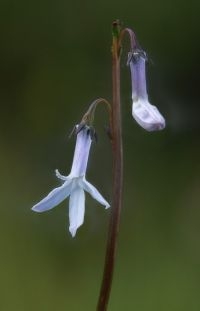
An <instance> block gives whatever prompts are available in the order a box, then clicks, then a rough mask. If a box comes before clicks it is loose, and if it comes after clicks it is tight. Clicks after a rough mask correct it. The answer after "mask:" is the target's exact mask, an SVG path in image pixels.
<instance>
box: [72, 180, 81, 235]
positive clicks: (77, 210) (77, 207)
mask: <svg viewBox="0 0 200 311" xmlns="http://www.w3.org/2000/svg"><path fill="white" fill-rule="evenodd" d="M84 214H85V193H84V191H83V189H81V188H80V187H79V186H77V188H75V189H74V190H73V191H72V193H71V195H70V199H69V223H70V226H69V231H70V233H71V235H72V237H74V236H75V235H76V231H77V229H78V228H79V227H80V226H81V225H82V224H83V221H84Z"/></svg>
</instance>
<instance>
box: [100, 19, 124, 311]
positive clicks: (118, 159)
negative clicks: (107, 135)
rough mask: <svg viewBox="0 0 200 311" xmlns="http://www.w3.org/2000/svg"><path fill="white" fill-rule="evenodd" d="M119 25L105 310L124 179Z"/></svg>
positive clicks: (116, 31) (114, 52)
mask: <svg viewBox="0 0 200 311" xmlns="http://www.w3.org/2000/svg"><path fill="white" fill-rule="evenodd" d="M119 35H120V24H119V22H118V21H115V22H114V23H113V42H112V86H113V102H112V112H111V116H112V117H111V134H112V151H113V200H112V205H111V214H110V221H109V232H108V239H107V247H106V255H105V264H104V272H103V279H102V285H101V290H100V295H99V300H98V305H97V311H106V310H107V305H108V301H109V296H110V291H111V285H112V279H113V272H114V264H115V256H116V249H117V236H118V231H119V222H120V213H121V205H122V178H123V148H122V130H121V105H120V51H121V45H120V44H119Z"/></svg>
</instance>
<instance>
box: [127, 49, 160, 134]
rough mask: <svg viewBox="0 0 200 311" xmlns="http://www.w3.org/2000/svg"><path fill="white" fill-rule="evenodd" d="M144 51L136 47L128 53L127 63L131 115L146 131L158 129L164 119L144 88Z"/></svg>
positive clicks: (145, 58)
mask: <svg viewBox="0 0 200 311" xmlns="http://www.w3.org/2000/svg"><path fill="white" fill-rule="evenodd" d="M146 60H147V57H146V54H145V52H144V51H142V50H140V49H136V50H135V51H134V52H131V53H129V55H128V65H129V66H130V70H131V81H132V100H133V104H132V115H133V118H134V119H135V120H136V121H137V123H138V124H139V125H140V126H141V127H143V128H144V129H145V130H147V131H158V130H162V129H163V128H164V127H165V119H164V118H163V116H162V115H161V113H160V112H159V111H158V109H157V107H156V106H153V105H151V104H150V103H149V100H148V94H147V90H146V73H145V63H146Z"/></svg>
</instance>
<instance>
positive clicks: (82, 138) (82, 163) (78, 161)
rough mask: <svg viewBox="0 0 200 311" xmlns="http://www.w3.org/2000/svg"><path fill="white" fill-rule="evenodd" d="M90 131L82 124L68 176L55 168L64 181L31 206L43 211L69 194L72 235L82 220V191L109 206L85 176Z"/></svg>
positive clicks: (83, 195)
mask: <svg viewBox="0 0 200 311" xmlns="http://www.w3.org/2000/svg"><path fill="white" fill-rule="evenodd" d="M77 128H78V126H77ZM91 132H92V131H91V130H90V128H89V127H88V126H84V127H82V128H81V129H80V131H79V132H78V133H77V140H76V146H75V152H74V159H73V163H72V168H71V172H70V174H69V175H68V176H63V175H61V174H60V173H59V172H58V170H56V176H57V177H58V178H59V179H61V180H63V181H64V183H63V184H62V186H60V187H58V188H55V189H54V190H52V191H51V192H50V193H49V194H48V195H47V196H46V197H45V198H44V199H43V200H41V201H40V202H39V203H37V204H36V205H34V206H33V207H32V210H33V211H35V212H39V213H41V212H45V211H48V210H50V209H52V208H54V207H55V206H57V205H58V204H59V203H61V202H62V201H63V200H64V199H66V198H67V197H68V196H69V223H70V226H69V231H70V233H71V235H72V237H74V236H75V234H76V231H77V229H78V228H79V227H80V226H81V225H82V224H83V221H84V214H85V192H84V191H86V192H88V193H89V194H90V195H91V196H92V197H93V198H94V199H95V200H97V201H98V202H99V203H100V204H102V205H104V206H105V208H108V207H110V205H109V203H108V202H107V201H106V200H105V199H104V198H103V196H102V195H101V194H100V193H99V191H98V190H97V189H96V188H95V187H94V186H93V185H92V184H90V183H89V182H88V181H87V180H86V178H85V174H86V169H87V163H88V157H89V151H90V147H91V142H92V139H91V136H92V135H91Z"/></svg>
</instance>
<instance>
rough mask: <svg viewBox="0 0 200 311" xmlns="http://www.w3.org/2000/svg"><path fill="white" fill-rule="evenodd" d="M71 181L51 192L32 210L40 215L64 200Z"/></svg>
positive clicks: (67, 194) (68, 192)
mask: <svg viewBox="0 0 200 311" xmlns="http://www.w3.org/2000/svg"><path fill="white" fill-rule="evenodd" d="M71 183H72V182H71V180H68V181H66V182H65V183H64V184H63V185H62V186H61V187H58V188H55V189H54V190H52V191H51V192H50V193H49V194H48V195H47V196H46V197H45V198H44V199H43V200H41V201H40V202H39V203H37V204H36V205H34V206H33V207H32V210H33V211H35V212H38V213H42V212H45V211H48V210H50V209H52V208H54V207H55V206H56V205H58V204H59V203H61V202H62V201H63V200H64V199H66V198H67V197H68V196H69V194H70V192H71Z"/></svg>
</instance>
